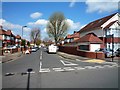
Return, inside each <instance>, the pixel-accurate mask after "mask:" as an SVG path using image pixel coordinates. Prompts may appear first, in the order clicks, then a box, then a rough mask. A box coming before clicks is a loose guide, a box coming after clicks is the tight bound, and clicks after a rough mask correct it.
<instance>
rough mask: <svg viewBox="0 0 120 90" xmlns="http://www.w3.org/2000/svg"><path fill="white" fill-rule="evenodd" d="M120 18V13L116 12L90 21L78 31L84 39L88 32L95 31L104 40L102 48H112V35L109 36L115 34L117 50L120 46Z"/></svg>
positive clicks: (114, 40)
mask: <svg viewBox="0 0 120 90" xmlns="http://www.w3.org/2000/svg"><path fill="white" fill-rule="evenodd" d="M119 18H120V14H119V13H114V14H112V15H109V16H106V17H103V18H100V19H98V20H95V21H92V22H90V23H89V24H87V25H86V26H85V27H83V28H82V29H80V30H79V31H78V33H79V34H80V38H81V39H83V38H82V37H83V36H85V35H87V34H88V33H94V34H95V35H97V37H99V38H100V39H101V40H102V41H103V44H102V45H101V46H100V48H109V49H112V37H108V36H111V35H112V34H113V35H114V38H113V42H114V45H113V47H114V51H115V50H116V49H117V48H120V22H119V21H118V19H119Z"/></svg>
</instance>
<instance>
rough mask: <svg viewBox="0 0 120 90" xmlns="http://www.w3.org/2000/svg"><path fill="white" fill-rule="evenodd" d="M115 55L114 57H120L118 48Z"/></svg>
mask: <svg viewBox="0 0 120 90" xmlns="http://www.w3.org/2000/svg"><path fill="white" fill-rule="evenodd" d="M115 55H116V56H120V48H118V49H117V50H116V51H115Z"/></svg>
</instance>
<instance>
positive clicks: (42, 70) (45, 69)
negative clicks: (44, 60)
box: [39, 68, 50, 72]
mask: <svg viewBox="0 0 120 90" xmlns="http://www.w3.org/2000/svg"><path fill="white" fill-rule="evenodd" d="M39 72H50V69H49V68H42V69H40V71H39Z"/></svg>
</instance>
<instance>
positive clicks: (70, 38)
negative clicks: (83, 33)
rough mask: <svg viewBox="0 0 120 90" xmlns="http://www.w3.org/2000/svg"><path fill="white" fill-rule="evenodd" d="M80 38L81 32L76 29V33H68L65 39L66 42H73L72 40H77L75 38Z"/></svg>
mask: <svg viewBox="0 0 120 90" xmlns="http://www.w3.org/2000/svg"><path fill="white" fill-rule="evenodd" d="M79 38H80V34H79V33H77V32H76V31H74V33H73V34H71V35H70V34H68V35H67V36H66V37H65V39H64V43H71V42H73V41H75V40H77V39H79Z"/></svg>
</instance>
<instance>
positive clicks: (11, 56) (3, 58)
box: [0, 52, 23, 63]
mask: <svg viewBox="0 0 120 90" xmlns="http://www.w3.org/2000/svg"><path fill="white" fill-rule="evenodd" d="M22 55H23V54H22V52H17V53H13V54H11V53H7V54H4V56H0V62H1V63H5V62H8V61H11V60H16V59H18V58H19V57H20V56H22Z"/></svg>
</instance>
